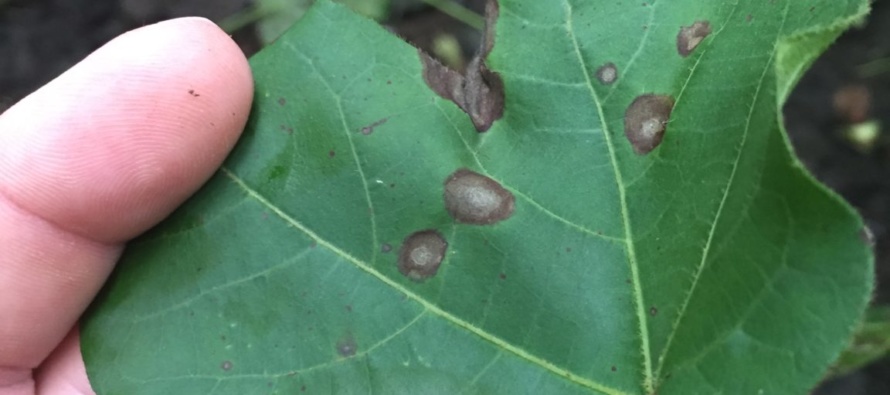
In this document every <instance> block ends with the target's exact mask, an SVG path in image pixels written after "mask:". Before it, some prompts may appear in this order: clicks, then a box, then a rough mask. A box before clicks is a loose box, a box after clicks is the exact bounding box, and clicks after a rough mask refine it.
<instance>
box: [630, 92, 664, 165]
mask: <svg viewBox="0 0 890 395" xmlns="http://www.w3.org/2000/svg"><path fill="white" fill-rule="evenodd" d="M673 109H674V99H673V98H671V97H670V96H667V95H654V94H651V93H650V94H645V95H641V96H638V97H637V98H636V99H634V101H633V102H632V103H631V104H630V106H628V107H627V111H625V113H624V134H625V136H627V140H628V141H630V144H631V145H632V146H633V149H634V152H636V153H637V154H640V155H643V154H648V153H649V152H651V151H652V150H654V149H655V147H658V145H659V144H661V140H662V138H664V131H665V127H666V126H667V122H668V120H669V119H670V117H671V111H672V110H673Z"/></svg>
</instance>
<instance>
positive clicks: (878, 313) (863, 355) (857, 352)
mask: <svg viewBox="0 0 890 395" xmlns="http://www.w3.org/2000/svg"><path fill="white" fill-rule="evenodd" d="M887 355H890V307H887V306H880V307H874V308H872V309H870V310H869V311H868V314H867V315H866V318H865V321H864V322H863V323H862V324H861V325H860V327H859V329H858V330H857V331H856V335H855V336H854V337H853V344H852V345H851V346H850V347H848V348H847V349H846V350H844V353H843V354H841V356H840V358H838V360H837V362H836V363H835V366H834V367H833V368H832V371H831V373H832V375H833V376H843V375H845V374H848V373H851V372H853V371H855V370H858V369H861V368H862V367H864V366H866V365H868V364H870V363H872V362H875V361H877V360H879V359H881V358H886V357H887Z"/></svg>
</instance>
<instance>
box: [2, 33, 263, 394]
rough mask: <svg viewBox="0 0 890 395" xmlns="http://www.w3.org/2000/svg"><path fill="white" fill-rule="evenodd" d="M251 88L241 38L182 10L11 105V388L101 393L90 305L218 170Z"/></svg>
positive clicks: (6, 206)
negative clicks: (89, 328) (143, 241)
mask: <svg viewBox="0 0 890 395" xmlns="http://www.w3.org/2000/svg"><path fill="white" fill-rule="evenodd" d="M252 97H253V80H252V77H251V73H250V69H249V67H248V64H247V60H246V59H245V58H244V55H243V54H242V53H241V51H240V49H239V48H238V46H237V45H235V43H234V42H232V40H231V39H230V38H229V37H228V36H227V35H226V34H225V33H224V32H223V31H221V30H220V29H219V28H218V27H216V26H215V25H213V24H212V23H210V22H209V21H207V20H204V19H199V18H184V19H176V20H172V21H167V22H163V23H160V24H156V25H151V26H146V27H143V28H140V29H137V30H135V31H132V32H129V33H126V34H124V35H122V36H120V37H118V38H116V39H115V40H113V41H111V42H109V43H108V44H106V45H105V46H104V47H102V48H100V49H98V50H97V51H96V52H94V53H93V54H92V55H90V56H89V57H87V58H86V59H85V60H84V61H82V62H81V63H79V64H77V65H76V66H74V67H73V68H71V69H70V70H68V71H67V72H66V73H64V74H63V75H62V76H60V77H59V78H57V79H55V80H54V81H52V82H50V83H49V84H47V85H46V86H44V87H43V88H41V89H39V90H38V91H36V92H35V93H33V94H31V95H30V96H28V97H27V98H25V99H23V100H21V101H20V102H19V103H17V104H16V105H15V106H13V107H12V108H10V109H9V110H7V111H6V112H5V113H3V114H2V115H0V395H13V394H15V395H23V394H27V395H30V394H92V393H93V390H92V389H91V387H90V385H89V382H88V380H87V376H86V371H85V368H84V363H83V359H82V357H81V353H80V346H79V344H80V343H79V336H78V332H77V329H76V327H77V325H76V324H77V321H78V319H79V317H80V315H81V314H82V313H83V311H84V309H85V308H86V307H87V306H88V305H89V303H90V301H91V300H92V299H93V298H94V297H95V295H96V293H97V292H98V291H99V289H100V288H101V287H102V284H103V283H104V282H105V280H106V279H107V277H108V275H109V273H110V272H111V270H112V269H113V268H114V264H115V263H116V261H117V258H118V257H119V256H120V253H121V251H122V250H123V248H124V245H125V244H126V242H127V241H128V240H131V239H132V238H134V237H136V236H138V235H139V234H141V233H143V232H145V231H146V230H148V229H149V228H151V227H152V226H153V225H155V224H157V223H158V222H160V221H161V220H162V219H164V218H165V217H166V216H168V215H169V214H170V213H171V212H172V211H173V210H174V209H175V208H176V207H177V206H178V205H180V204H181V203H182V202H183V201H184V200H185V199H187V198H188V197H189V196H190V195H191V194H193V193H194V192H195V191H197V190H198V188H200V186H201V185H202V184H203V183H204V182H205V181H206V180H207V179H208V178H209V177H210V176H211V175H212V174H213V173H214V172H215V171H216V170H217V169H218V167H219V166H220V164H221V163H222V161H223V159H224V158H225V157H226V155H227V154H228V152H229V151H230V150H231V148H232V147H233V145H234V144H235V142H236V140H237V139H238V136H239V135H240V133H241V130H242V129H243V128H244V124H245V122H246V120H247V116H248V114H249V112H250V104H251V100H252ZM157 270H164V268H157Z"/></svg>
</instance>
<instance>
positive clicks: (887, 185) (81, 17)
mask: <svg viewBox="0 0 890 395" xmlns="http://www.w3.org/2000/svg"><path fill="white" fill-rule="evenodd" d="M250 3H251V0H155V1H146V0H0V107H3V105H4V104H6V105H9V104H11V103H14V102H16V101H18V100H19V99H21V98H22V97H24V96H25V95H27V94H28V93H30V92H32V91H33V90H35V89H36V88H38V87H40V86H41V85H43V84H45V83H46V82H48V81H49V80H51V79H52V78H54V77H56V76H57V75H59V74H60V73H62V72H63V71H64V70H66V69H67V68H69V67H71V66H72V65H73V64H75V63H76V62H78V61H80V60H81V59H83V58H84V57H85V56H86V55H87V54H89V53H90V52H92V51H93V50H95V49H96V48H98V47H99V46H101V45H102V44H104V43H105V42H107V41H109V40H111V39H112V38H114V37H115V36H117V35H119V34H121V33H123V32H125V31H128V30H131V29H133V28H136V27H139V26H142V25H146V24H150V23H153V22H156V21H160V20H164V19H169V18H173V17H179V16H187V15H199V16H204V17H208V18H210V19H212V20H215V21H220V20H221V19H222V18H224V17H226V16H229V15H231V14H233V13H235V12H236V11H238V10H241V9H244V8H245V7H247V6H248V5H249V4H250ZM464 3H466V4H467V5H468V6H470V8H473V9H475V10H477V11H481V10H482V7H481V3H482V2H481V1H478V0H466V1H464ZM394 4H395V7H394V8H395V9H394V12H393V15H392V17H391V18H390V20H389V21H387V24H389V25H390V26H391V27H393V30H395V31H396V32H398V33H399V34H400V35H401V36H403V37H405V38H406V39H407V40H408V41H411V42H413V43H415V44H417V45H419V46H421V47H425V48H428V47H430V45H431V43H432V38H433V37H435V36H436V35H438V34H439V33H441V32H449V33H451V34H453V35H454V37H455V38H456V39H457V40H458V42H459V43H460V44H461V45H462V47H463V48H464V49H465V51H464V55H465V56H467V57H468V55H469V54H470V53H471V52H472V48H474V47H475V45H476V44H475V43H477V42H478V35H477V34H476V32H475V31H474V30H473V29H470V28H467V27H466V26H465V25H463V24H461V23H460V22H457V21H454V20H452V19H451V18H449V17H446V16H443V15H442V14H439V13H438V12H435V11H433V10H430V9H429V8H426V7H424V6H422V5H418V2H417V1H414V0H394ZM235 39H236V41H238V42H239V44H240V45H241V46H242V48H243V49H244V51H245V52H246V53H247V54H252V53H254V52H256V51H257V50H258V49H259V48H260V44H259V43H258V40H257V39H256V36H255V34H254V33H253V31H252V30H251V28H250V27H248V28H245V29H242V30H241V31H239V32H237V33H236V34H235ZM888 57H890V2H888V1H878V2H877V4H875V5H874V12H873V13H872V15H871V17H870V19H869V23H868V24H867V26H866V27H865V28H861V29H854V30H852V31H850V32H848V33H846V34H845V35H844V36H843V37H842V38H841V39H840V40H839V41H838V42H837V43H836V44H835V45H834V46H832V47H831V48H830V49H829V50H828V52H827V53H825V54H824V55H823V56H822V57H821V58H820V59H819V60H818V61H817V62H816V63H815V65H814V66H813V68H812V69H811V70H810V71H809V72H808V73H807V75H806V76H805V77H804V78H803V79H802V81H801V83H800V85H799V86H798V87H797V88H796V90H795V91H794V93H793V94H792V96H791V98H790V99H789V101H788V103H787V105H786V107H785V120H786V126H787V129H788V131H789V134H790V136H791V140H792V142H793V144H794V146H795V149H796V151H797V154H798V156H799V157H800V158H801V160H802V161H803V162H804V163H805V164H806V165H807V167H808V168H809V169H810V170H811V171H812V172H813V173H814V174H815V175H816V177H817V178H819V179H820V180H822V181H823V182H824V183H826V184H827V185H828V186H830V187H831V188H832V189H834V190H835V191H837V192H838V193H839V194H841V195H842V196H843V197H844V198H846V199H847V200H848V201H849V202H850V203H852V204H853V205H854V206H855V207H856V208H857V209H858V210H859V211H860V212H861V213H862V215H863V217H864V218H865V219H866V221H867V223H868V225H869V227H870V228H871V230H872V232H873V233H874V236H875V239H876V245H875V250H876V254H877V261H876V262H877V271H878V284H879V287H878V289H877V292H876V294H875V300H876V302H877V303H881V304H888V303H890V262H888V260H890V138H887V137H883V138H881V139H879V140H878V142H877V143H876V144H875V146H874V147H873V148H872V149H871V150H869V151H865V150H863V149H861V148H860V149H857V146H856V145H855V144H853V143H851V142H850V140H849V139H847V138H845V137H844V136H843V134H842V133H841V131H842V130H843V129H844V128H845V127H847V126H849V125H850V124H851V123H853V122H858V121H862V120H864V119H874V120H879V121H880V122H881V123H882V124H883V125H884V126H885V128H888V129H890V64H888V65H886V66H885V67H884V70H880V69H877V70H875V69H871V70H864V69H863V68H862V67H860V66H862V65H864V64H866V63H868V62H870V61H873V60H875V59H879V58H888ZM857 86H858V87H859V88H853V89H847V90H848V91H851V92H856V93H857V94H854V95H848V96H847V97H846V98H843V97H842V98H841V99H842V100H841V106H840V107H841V108H840V109H837V108H836V107H838V106H837V105H836V104H834V102H835V101H836V100H837V98H836V97H835V96H836V94H837V93H838V92H839V91H840V90H841V89H843V88H845V87H846V88H849V87H857ZM862 92H866V94H865V96H864V97H863V95H862ZM885 134H886V132H885ZM826 318H827V319H830V317H826ZM817 393H819V394H844V395H848V394H849V395H855V394H882V395H883V394H890V359H884V360H883V361H881V362H879V363H876V364H873V365H871V366H870V367H868V368H866V369H863V370H861V371H858V372H855V373H853V374H851V375H849V376H848V377H845V378H842V379H839V380H834V381H832V382H829V383H826V384H824V385H823V386H822V387H821V388H820V389H819V390H818V391H817Z"/></svg>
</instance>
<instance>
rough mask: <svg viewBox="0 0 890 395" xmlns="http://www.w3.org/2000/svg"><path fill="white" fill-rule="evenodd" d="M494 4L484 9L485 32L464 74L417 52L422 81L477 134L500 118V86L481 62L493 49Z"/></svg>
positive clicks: (502, 99) (496, 4)
mask: <svg viewBox="0 0 890 395" xmlns="http://www.w3.org/2000/svg"><path fill="white" fill-rule="evenodd" d="M497 18H498V3H497V1H494V0H490V1H489V2H488V4H487V6H486V8H485V31H484V32H483V39H482V46H481V48H480V49H479V51H478V53H477V54H476V55H475V56H474V57H473V59H472V60H470V62H469V64H468V65H467V68H466V74H465V75H461V74H460V73H458V72H457V71H454V70H452V69H450V68H448V67H447V66H444V65H442V64H441V63H439V62H438V61H436V60H435V59H433V58H432V57H430V56H429V55H427V54H426V53H424V52H423V51H420V50H418V53H419V54H420V61H421V63H422V64H423V80H424V81H425V82H426V84H427V85H428V86H429V87H430V89H432V90H433V92H436V94H437V95H439V96H441V97H442V98H443V99H447V100H451V101H452V102H454V104H457V106H458V107H460V109H461V110H463V111H464V112H465V113H467V115H469V116H470V119H471V120H472V121H473V125H474V126H475V127H476V130H477V131H479V132H485V131H487V130H488V129H490V128H491V125H492V124H493V123H494V121H496V120H498V119H500V118H501V117H502V116H503V115H504V84H503V81H501V78H500V76H498V75H497V73H495V72H493V71H491V70H489V69H488V67H487V66H486V65H485V58H486V57H487V56H488V54H489V52H491V49H492V48H493V47H494V26H495V22H496V21H497Z"/></svg>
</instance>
